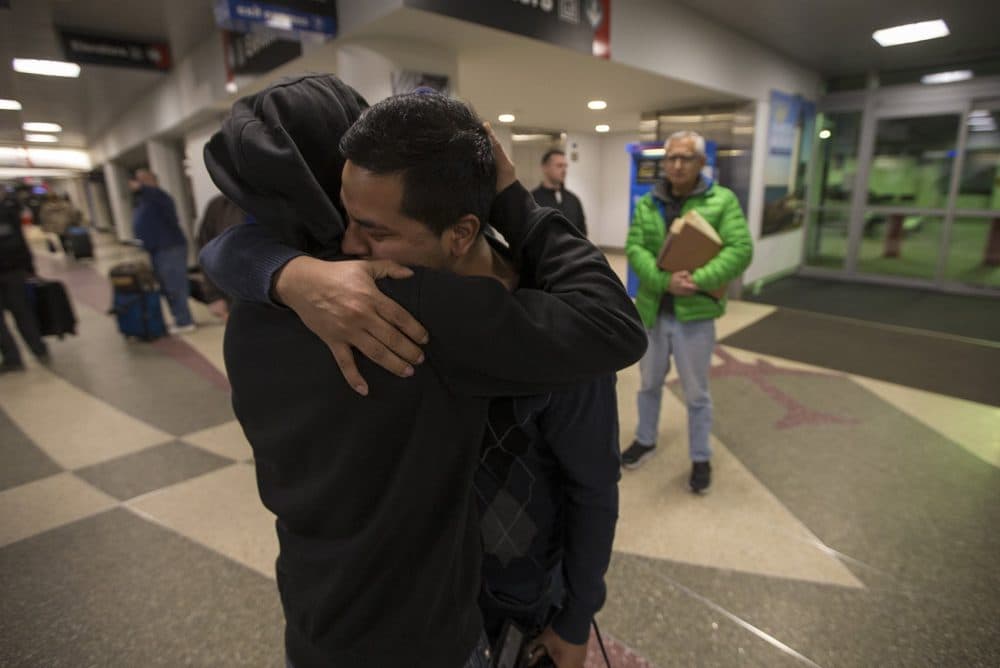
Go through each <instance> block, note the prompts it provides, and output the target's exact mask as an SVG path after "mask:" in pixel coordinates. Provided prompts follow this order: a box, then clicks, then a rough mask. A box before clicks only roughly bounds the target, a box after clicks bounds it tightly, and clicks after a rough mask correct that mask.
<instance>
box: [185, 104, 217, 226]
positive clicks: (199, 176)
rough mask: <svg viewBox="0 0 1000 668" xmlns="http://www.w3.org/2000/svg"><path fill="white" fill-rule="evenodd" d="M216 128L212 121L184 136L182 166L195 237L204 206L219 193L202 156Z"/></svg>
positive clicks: (215, 123) (203, 212)
mask: <svg viewBox="0 0 1000 668" xmlns="http://www.w3.org/2000/svg"><path fill="white" fill-rule="evenodd" d="M218 129H219V123H218V122H213V123H210V124H208V125H206V126H203V127H201V128H198V129H196V130H193V131H191V132H189V133H188V134H187V135H185V137H184V155H185V158H184V160H185V164H184V166H185V168H186V169H187V177H188V183H190V184H191V195H192V196H193V198H194V218H195V223H194V227H192V232H193V233H194V236H195V237H197V236H198V228H199V226H200V225H201V222H202V219H203V218H204V217H205V208H206V207H208V203H209V202H211V201H212V199H213V198H215V197H216V196H217V195H218V194H219V189H218V188H216V187H215V184H214V183H212V177H210V176H209V175H208V168H207V167H205V158H204V152H205V144H207V143H208V141H209V140H210V139H211V138H212V135H213V134H215V132H216V131H217V130H218Z"/></svg>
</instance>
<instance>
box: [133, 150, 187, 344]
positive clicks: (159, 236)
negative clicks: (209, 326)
mask: <svg viewBox="0 0 1000 668" xmlns="http://www.w3.org/2000/svg"><path fill="white" fill-rule="evenodd" d="M158 184H159V181H158V180H157V178H156V175H155V174H153V173H152V172H151V171H149V170H148V169H138V170H136V172H135V177H134V178H133V179H132V180H130V181H129V187H130V188H132V191H133V192H134V193H135V195H136V199H137V205H136V209H135V214H134V219H133V227H134V230H135V236H136V238H137V239H138V240H139V241H141V242H142V247H143V248H144V249H145V250H146V252H147V253H149V257H150V259H151V260H152V263H153V273H154V274H155V276H156V280H157V282H158V283H159V284H160V286H161V288H162V289H163V294H164V296H166V298H167V303H168V304H169V305H170V312H171V313H172V314H173V316H174V326H173V327H171V328H170V330H169V331H170V333H171V334H183V333H186V332H192V331H194V328H195V327H194V320H193V318H192V317H191V310H190V307H189V306H188V297H189V296H190V285H189V284H188V272H187V238H186V237H185V236H184V232H183V231H182V230H181V226H180V223H178V221H177V209H176V207H175V206H174V200H173V199H172V198H171V197H170V195H169V194H168V193H167V192H165V191H164V190H163V189H161V188H160V187H159V185H158Z"/></svg>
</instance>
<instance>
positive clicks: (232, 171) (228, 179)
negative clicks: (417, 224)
mask: <svg viewBox="0 0 1000 668" xmlns="http://www.w3.org/2000/svg"><path fill="white" fill-rule="evenodd" d="M367 107H368V103H367V102H365V100H364V98H363V97H361V95H360V94H359V93H358V92H357V91H355V90H354V89H353V88H351V87H350V86H348V85H347V84H345V83H344V82H343V81H341V80H340V79H338V78H337V77H335V76H333V75H331V74H309V75H304V76H297V77H291V78H286V79H283V80H281V81H279V82H278V83H275V84H272V85H271V86H268V87H267V88H265V89H264V90H263V91H261V92H259V93H257V94H255V95H250V96H248V97H244V98H242V99H240V100H237V101H236V103H235V104H234V105H233V108H232V111H231V113H230V114H229V116H228V117H227V118H226V119H225V121H223V123H222V129H221V130H220V131H219V132H217V133H215V135H214V136H213V137H212V139H211V141H209V142H208V144H207V145H206V146H205V165H206V166H207V167H208V173H209V174H210V175H211V177H212V181H214V182H215V185H216V186H217V187H218V188H219V190H221V191H222V193H223V194H224V195H225V196H226V197H228V198H229V199H230V200H232V201H233V202H235V203H236V205H237V206H239V207H240V208H241V209H243V210H244V211H246V212H247V214H249V215H250V216H251V217H253V218H254V219H255V220H256V222H257V223H259V224H261V225H264V226H266V227H267V228H269V229H270V230H271V232H272V233H273V234H274V235H275V237H276V238H277V239H279V240H281V241H282V242H284V243H286V244H288V245H290V246H292V247H294V248H297V249H299V250H303V251H306V252H308V253H314V254H319V255H326V254H328V253H330V252H333V253H337V252H339V250H340V241H341V239H342V238H343V236H344V230H345V229H346V223H345V220H344V215H343V212H342V210H341V207H340V178H341V171H342V170H343V168H344V162H345V161H344V158H343V157H342V156H341V154H340V148H339V145H340V138H341V137H343V135H344V133H345V132H346V131H347V129H348V128H349V127H351V125H353V124H354V121H356V120H357V119H358V117H359V116H360V115H361V112H362V111H364V110H365V109H366V108H367Z"/></svg>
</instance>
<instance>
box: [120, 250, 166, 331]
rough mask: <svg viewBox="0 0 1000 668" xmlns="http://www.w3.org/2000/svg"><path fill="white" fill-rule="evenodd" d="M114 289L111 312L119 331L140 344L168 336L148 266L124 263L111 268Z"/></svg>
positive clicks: (157, 289) (157, 291)
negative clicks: (116, 321)
mask: <svg viewBox="0 0 1000 668" xmlns="http://www.w3.org/2000/svg"><path fill="white" fill-rule="evenodd" d="M110 278H111V285H112V288H113V293H112V298H111V299H112V303H111V311H110V312H111V313H112V314H114V315H115V316H116V318H117V320H118V331H120V332H121V333H122V334H123V335H124V336H131V337H135V338H138V339H142V340H143V341H152V340H154V339H158V338H160V337H161V336H166V335H167V326H166V323H165V321H164V319H163V307H162V305H161V304H160V289H159V285H157V283H156V279H155V278H154V277H153V271H152V269H150V267H149V265H146V264H142V263H134V262H130V263H125V264H120V265H117V266H115V267H113V268H112V269H111V273H110Z"/></svg>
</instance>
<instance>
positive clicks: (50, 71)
mask: <svg viewBox="0 0 1000 668" xmlns="http://www.w3.org/2000/svg"><path fill="white" fill-rule="evenodd" d="M14 71H15V72H20V73H21V74H41V75H42V76H46V77H70V78H72V79H75V78H77V77H78V76H80V66H79V65H77V64H76V63H67V62H64V61H62V60H33V59H31V58H15V59H14Z"/></svg>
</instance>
